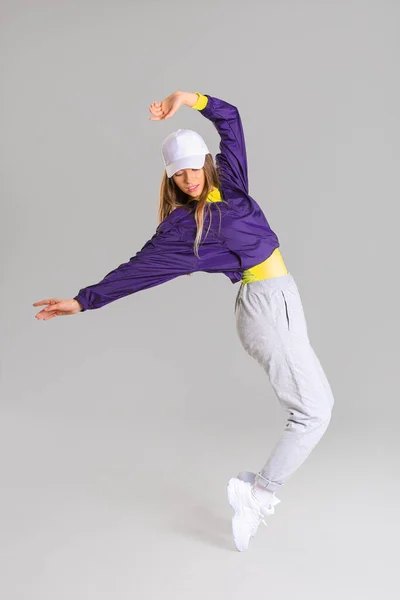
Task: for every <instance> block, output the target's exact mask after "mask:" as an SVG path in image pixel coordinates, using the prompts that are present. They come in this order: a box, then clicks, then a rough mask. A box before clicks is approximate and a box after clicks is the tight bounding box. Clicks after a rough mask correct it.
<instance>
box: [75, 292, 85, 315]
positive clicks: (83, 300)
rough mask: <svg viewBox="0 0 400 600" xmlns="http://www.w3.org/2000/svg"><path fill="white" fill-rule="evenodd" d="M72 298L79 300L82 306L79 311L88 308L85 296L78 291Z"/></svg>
mask: <svg viewBox="0 0 400 600" xmlns="http://www.w3.org/2000/svg"><path fill="white" fill-rule="evenodd" d="M74 300H77V301H78V302H79V304H81V306H82V310H81V312H85V310H88V306H87V304H86V301H85V297H84V296H82V295H81V294H80V293H79V294H77V295H76V296H74Z"/></svg>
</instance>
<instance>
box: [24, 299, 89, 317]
mask: <svg viewBox="0 0 400 600" xmlns="http://www.w3.org/2000/svg"><path fill="white" fill-rule="evenodd" d="M43 304H48V305H49V306H46V308H43V310H41V311H40V312H38V313H37V314H36V315H35V317H36V319H42V320H43V321H48V320H49V319H52V318H53V317H64V316H66V315H74V314H76V313H78V312H81V311H82V306H81V304H80V303H79V302H78V300H75V299H72V300H62V299H61V298H50V300H40V301H39V302H35V303H34V304H33V306H43Z"/></svg>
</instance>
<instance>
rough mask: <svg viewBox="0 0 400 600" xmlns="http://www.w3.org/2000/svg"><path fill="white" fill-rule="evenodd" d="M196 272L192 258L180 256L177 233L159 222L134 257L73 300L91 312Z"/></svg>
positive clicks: (180, 249) (181, 253)
mask: <svg viewBox="0 0 400 600" xmlns="http://www.w3.org/2000/svg"><path fill="white" fill-rule="evenodd" d="M196 270H197V261H196V257H195V255H194V254H193V255H191V253H189V252H182V242H181V239H180V233H179V230H178V229H177V228H176V227H174V226H171V224H168V223H165V222H164V221H163V222H162V223H160V225H159V226H158V228H157V231H156V233H155V234H154V235H153V237H152V238H151V239H150V240H148V241H147V242H146V243H145V245H144V246H143V248H142V249H141V250H140V251H139V252H137V253H136V255H135V256H133V257H132V258H130V259H129V261H128V262H126V263H123V264H121V265H120V266H119V267H117V268H116V269H114V270H113V271H111V272H110V273H108V274H107V275H106V276H105V277H104V279H102V280H101V281H100V282H99V283H96V284H94V285H90V286H88V287H85V288H82V289H81V290H79V293H78V294H77V295H76V296H75V297H74V299H75V300H78V301H79V302H80V303H81V304H82V308H83V311H86V310H93V309H96V308H101V307H102V306H105V305H106V304H109V303H110V302H114V301H115V300H118V299H119V298H123V297H124V296H128V295H129V294H134V293H135V292H139V291H140V290H145V289H147V288H151V287H154V286H156V285H160V284H161V283H165V282H166V281H170V280H171V279H174V278H176V277H179V276H180V275H187V274H189V273H193V272H194V271H196Z"/></svg>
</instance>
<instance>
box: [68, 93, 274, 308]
mask: <svg viewBox="0 0 400 600" xmlns="http://www.w3.org/2000/svg"><path fill="white" fill-rule="evenodd" d="M206 95H207V97H208V103H207V105H206V107H205V108H203V109H202V110H200V111H199V112H200V113H201V114H202V115H203V116H204V117H206V119H209V120H210V121H211V122H212V123H213V124H214V126H215V128H216V130H217V131H218V133H219V135H220V144H219V148H220V153H219V154H217V155H216V156H215V164H216V166H217V169H218V172H219V176H220V181H221V187H220V193H221V197H222V199H223V200H225V201H226V203H227V204H225V203H224V202H215V203H214V202H211V203H210V208H211V217H212V224H211V227H210V230H209V231H208V233H207V229H208V225H209V217H208V216H206V215H207V213H205V219H204V228H203V235H202V239H201V244H200V246H199V256H200V257H199V258H197V257H196V256H195V254H194V250H193V244H194V239H195V236H196V222H195V219H194V216H193V211H194V208H195V206H196V205H195V202H196V201H195V200H193V201H191V202H189V203H188V205H187V206H185V207H182V208H177V209H175V210H174V211H173V212H172V213H170V214H169V215H168V216H167V217H166V218H165V219H164V220H163V221H162V222H161V223H160V224H159V226H158V227H157V229H156V232H155V234H154V235H153V237H152V238H151V239H150V240H148V241H147V242H146V243H145V245H144V246H143V248H142V249H141V250H140V251H139V252H137V253H136V255H135V256H133V257H132V258H130V259H129V261H128V262H126V263H123V264H121V265H120V266H119V267H117V268H116V269H114V270H113V271H111V272H110V273H108V274H107V275H106V276H105V277H104V279H102V280H101V281H100V282H99V283H96V284H93V285H89V286H88V287H85V288H83V289H81V290H79V293H78V295H77V296H75V299H76V300H79V302H80V303H81V304H82V307H83V310H84V311H85V310H90V309H95V308H101V307H102V306H105V305H106V304H109V303H110V302H114V300H118V299H119V298H123V297H124V296H128V295H129V294H134V293H135V292H139V291H140V290H145V289H147V288H150V287H154V286H156V285H160V284H161V283H165V282H166V281H169V280H171V279H174V278H175V277H179V276H180V275H187V274H188V273H195V272H196V271H205V272H206V273H223V274H224V275H226V276H227V277H229V279H230V280H231V281H232V283H236V282H238V281H240V280H241V279H242V273H243V271H244V270H246V269H249V268H250V267H253V266H255V265H258V264H259V263H261V262H263V261H264V260H266V259H267V258H268V257H269V256H270V255H271V254H272V252H273V251H274V250H275V248H278V247H279V240H278V238H277V236H276V234H275V233H274V232H273V231H272V230H271V228H270V226H269V224H268V221H267V219H266V217H265V215H264V213H263V211H262V209H261V208H260V206H259V205H258V204H257V202H256V201H255V200H254V199H253V198H252V197H251V196H250V195H249V190H248V186H249V184H248V175H247V156H246V146H245V140H244V135H243V128H242V122H241V119H240V115H239V112H238V109H237V108H236V107H235V106H232V104H228V103H227V102H224V100H221V99H219V98H214V97H212V96H209V95H208V94H206ZM216 204H218V207H217V206H216ZM218 208H219V209H220V211H221V218H220V213H219V211H218ZM220 219H221V221H220Z"/></svg>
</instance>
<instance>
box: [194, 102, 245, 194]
mask: <svg viewBox="0 0 400 600" xmlns="http://www.w3.org/2000/svg"><path fill="white" fill-rule="evenodd" d="M196 96H197V98H198V99H197V102H196V103H195V104H194V105H193V104H192V102H193V94H188V98H187V102H188V105H189V106H190V105H191V106H192V108H194V109H197V110H198V111H199V112H201V114H202V115H203V116H204V117H206V119H209V120H210V121H211V122H212V123H213V124H214V126H215V128H216V130H217V131H218V133H219V136H220V138H221V139H220V144H219V148H220V153H219V154H217V155H216V156H215V162H216V165H217V167H218V170H219V174H220V177H221V180H224V182H226V183H228V184H229V183H234V185H235V186H236V187H239V188H240V189H242V190H243V191H245V192H246V194H248V193H249V182H248V171H247V155H246V144H245V139H244V133H243V126H242V121H241V118H240V114H239V111H238V109H237V108H236V106H233V105H232V104H229V103H228V102H225V101H224V100H221V99H220V98H215V97H213V96H209V95H208V94H207V95H203V94H200V92H196Z"/></svg>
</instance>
